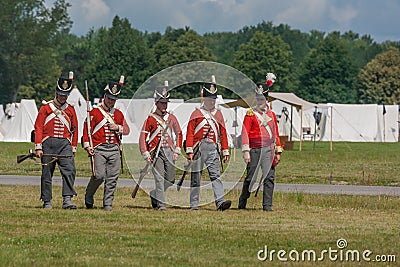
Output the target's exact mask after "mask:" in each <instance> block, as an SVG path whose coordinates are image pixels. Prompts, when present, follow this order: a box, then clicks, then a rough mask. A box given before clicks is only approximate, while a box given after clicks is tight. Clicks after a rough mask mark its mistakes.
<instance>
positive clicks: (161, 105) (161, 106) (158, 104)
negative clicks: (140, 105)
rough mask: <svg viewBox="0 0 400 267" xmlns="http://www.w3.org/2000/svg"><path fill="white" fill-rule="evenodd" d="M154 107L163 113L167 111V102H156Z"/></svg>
mask: <svg viewBox="0 0 400 267" xmlns="http://www.w3.org/2000/svg"><path fill="white" fill-rule="evenodd" d="M156 107H157V109H158V110H159V111H161V113H165V112H167V108H168V102H160V101H158V102H156Z"/></svg>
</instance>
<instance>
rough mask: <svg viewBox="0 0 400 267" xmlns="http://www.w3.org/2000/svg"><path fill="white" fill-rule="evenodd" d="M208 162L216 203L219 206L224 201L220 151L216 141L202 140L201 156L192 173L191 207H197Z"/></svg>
mask: <svg viewBox="0 0 400 267" xmlns="http://www.w3.org/2000/svg"><path fill="white" fill-rule="evenodd" d="M204 163H205V164H206V167H207V170H208V174H209V175H210V180H211V182H212V188H213V190H214V198H215V205H216V206H217V207H218V206H219V205H220V204H221V203H222V202H224V187H223V184H222V182H221V179H220V178H221V173H220V170H219V163H220V159H219V153H218V150H217V145H216V144H215V143H208V142H204V141H203V142H201V144H200V156H199V158H198V159H197V160H195V161H194V162H193V164H192V173H191V181H190V207H191V208H197V207H198V205H199V197H200V178H201V173H202V169H203V166H204Z"/></svg>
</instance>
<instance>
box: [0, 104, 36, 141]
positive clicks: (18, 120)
mask: <svg viewBox="0 0 400 267" xmlns="http://www.w3.org/2000/svg"><path fill="white" fill-rule="evenodd" d="M17 106H18V108H17V109H16V112H15V116H13V117H7V116H4V117H3V119H2V120H1V124H0V132H1V135H2V137H1V140H0V141H2V142H30V140H31V132H32V130H33V129H34V125H35V120H36V116H37V114H38V110H37V107H36V103H35V100H33V99H22V100H21V103H18V104H17Z"/></svg>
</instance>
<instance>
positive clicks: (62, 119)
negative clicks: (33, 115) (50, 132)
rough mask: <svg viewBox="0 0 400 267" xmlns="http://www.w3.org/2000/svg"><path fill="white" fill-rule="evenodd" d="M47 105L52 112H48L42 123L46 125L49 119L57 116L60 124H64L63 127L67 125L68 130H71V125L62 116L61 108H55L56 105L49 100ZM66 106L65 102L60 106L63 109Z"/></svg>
mask: <svg viewBox="0 0 400 267" xmlns="http://www.w3.org/2000/svg"><path fill="white" fill-rule="evenodd" d="M49 106H50V108H51V110H52V111H53V112H52V113H51V114H49V116H47V118H46V120H45V121H44V125H46V124H47V123H48V122H49V121H51V120H52V119H54V118H55V117H57V118H58V119H59V120H60V121H61V122H62V124H64V125H65V127H67V129H68V132H71V126H70V125H69V122H68V120H67V119H66V118H65V117H64V114H63V112H62V111H61V110H59V109H58V108H56V106H54V104H53V102H50V103H49ZM67 107H68V104H65V105H63V106H62V108H63V110H64V109H66V108H67Z"/></svg>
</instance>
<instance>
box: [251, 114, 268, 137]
mask: <svg viewBox="0 0 400 267" xmlns="http://www.w3.org/2000/svg"><path fill="white" fill-rule="evenodd" d="M254 114H256V116H257V118H258V119H259V120H260V121H261V124H262V125H263V126H264V127H265V129H266V130H267V132H268V134H269V137H271V138H272V131H271V128H270V127H269V125H268V124H266V123H265V124H264V121H265V119H264V118H263V117H262V115H261V114H260V113H258V112H257V111H256V112H254Z"/></svg>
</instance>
